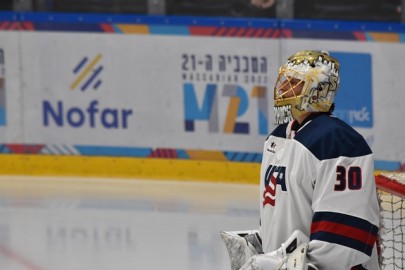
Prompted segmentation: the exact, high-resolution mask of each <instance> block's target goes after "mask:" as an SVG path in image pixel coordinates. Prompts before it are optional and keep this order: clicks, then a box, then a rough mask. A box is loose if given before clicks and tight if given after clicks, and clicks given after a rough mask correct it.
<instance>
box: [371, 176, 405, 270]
mask: <svg viewBox="0 0 405 270" xmlns="http://www.w3.org/2000/svg"><path fill="white" fill-rule="evenodd" d="M375 181H376V185H377V193H378V198H379V202H380V209H381V210H380V213H381V224H380V231H379V246H380V263H381V269H384V270H388V269H390V270H391V269H393V270H396V269H405V254H404V253H405V172H404V173H380V174H378V175H376V177H375Z"/></svg>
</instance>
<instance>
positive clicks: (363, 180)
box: [260, 114, 380, 270]
mask: <svg viewBox="0 0 405 270" xmlns="http://www.w3.org/2000/svg"><path fill="white" fill-rule="evenodd" d="M311 118H312V119H309V120H308V121H306V122H305V123H304V124H303V125H302V126H301V127H300V128H299V129H298V130H297V131H296V132H295V131H294V130H291V129H292V128H291V127H292V126H294V125H295V124H296V122H295V121H293V122H290V123H288V124H283V125H279V126H278V127H277V128H276V129H275V130H274V131H273V132H272V134H271V135H270V136H269V137H268V138H267V140H266V142H265V144H264V150H263V151H264V152H263V160H262V167H261V175H260V201H261V208H260V222H261V226H260V236H261V238H262V242H263V243H262V244H263V251H264V252H265V253H267V252H271V251H274V250H276V249H278V248H279V247H280V246H281V244H282V243H283V242H284V241H286V240H287V238H288V237H289V236H290V235H291V234H292V233H293V231H294V230H297V229H298V230H301V231H302V232H303V233H304V234H306V235H307V236H308V238H310V243H309V252H308V254H307V256H308V260H309V262H311V263H313V264H314V265H315V266H317V267H318V269H320V270H323V269H328V270H330V269H342V270H349V269H369V270H370V269H373V270H374V269H380V268H379V264H378V256H377V254H376V248H375V246H376V238H377V235H378V226H379V205H378V199H377V194H376V187H375V182H374V159H373V154H372V151H371V150H370V148H369V146H368V145H367V143H366V142H365V140H364V138H363V137H362V136H361V135H360V134H358V133H357V132H356V131H355V130H354V129H353V128H351V127H350V126H349V125H347V124H346V123H344V122H343V121H341V120H339V119H337V118H335V117H333V116H330V115H328V114H318V115H312V116H311Z"/></svg>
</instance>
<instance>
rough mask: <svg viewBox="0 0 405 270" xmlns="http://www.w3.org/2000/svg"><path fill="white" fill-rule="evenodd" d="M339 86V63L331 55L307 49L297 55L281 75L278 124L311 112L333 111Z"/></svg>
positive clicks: (276, 96)
mask: <svg viewBox="0 0 405 270" xmlns="http://www.w3.org/2000/svg"><path fill="white" fill-rule="evenodd" d="M338 86H339V61H338V60H336V59H335V58H333V57H331V56H330V55H329V53H328V52H326V51H322V52H318V51H311V50H305V51H300V52H298V53H296V54H294V55H293V56H291V57H290V58H288V60H287V62H286V63H285V64H284V65H282V66H281V67H280V69H279V72H278V78H277V81H276V85H275V87H274V114H275V124H276V125H278V124H282V123H287V122H289V121H291V120H293V119H298V118H299V117H300V116H302V115H303V114H305V113H307V112H329V111H330V109H331V107H332V104H333V101H334V98H335V94H336V91H337V88H338ZM301 87H302V90H301V91H297V90H298V89H300V88H301Z"/></svg>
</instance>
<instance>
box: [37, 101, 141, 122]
mask: <svg viewBox="0 0 405 270" xmlns="http://www.w3.org/2000/svg"><path fill="white" fill-rule="evenodd" d="M42 109H43V125H44V126H46V127H48V126H50V125H51V124H55V125H56V126H57V127H64V126H65V125H66V126H70V127H73V128H80V127H90V128H98V127H103V128H107V129H120V128H122V129H126V128H128V125H129V118H130V117H131V116H132V115H133V111H132V110H131V109H120V108H108V107H107V108H99V102H98V101H97V100H92V101H90V103H89V104H88V106H87V108H84V109H83V108H80V107H75V106H72V107H70V108H66V107H65V104H64V103H63V102H62V101H57V102H56V104H55V105H53V104H52V102H50V101H46V100H45V101H43V103H42Z"/></svg>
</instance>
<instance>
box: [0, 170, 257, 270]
mask: <svg viewBox="0 0 405 270" xmlns="http://www.w3.org/2000/svg"><path fill="white" fill-rule="evenodd" d="M258 226H259V194H258V186H255V185H241V184H229V183H197V182H185V181H167V180H141V179H137V180H134V179H106V178H66V177H64V178H62V177H29V176H1V177H0V270H129V269H131V270H132V269H133V270H135V269H142V270H144V269H148V270H149V269H151V270H154V269H156V270H161V269H164V270H169V269H170V270H200V269H201V270H214V269H215V270H228V269H230V265H229V259H228V255H227V253H226V249H225V246H224V245H223V243H222V241H221V239H220V235H219V232H220V231H221V230H245V229H258Z"/></svg>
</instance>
